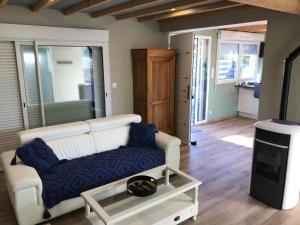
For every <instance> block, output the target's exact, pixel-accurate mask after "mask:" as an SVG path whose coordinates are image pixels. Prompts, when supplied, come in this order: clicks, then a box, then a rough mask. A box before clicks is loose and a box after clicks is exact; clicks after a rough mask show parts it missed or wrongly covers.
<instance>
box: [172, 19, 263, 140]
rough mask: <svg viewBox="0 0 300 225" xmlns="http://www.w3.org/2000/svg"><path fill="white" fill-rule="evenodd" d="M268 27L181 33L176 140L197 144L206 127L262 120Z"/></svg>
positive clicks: (176, 45) (177, 40) (175, 39)
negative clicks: (231, 121)
mask: <svg viewBox="0 0 300 225" xmlns="http://www.w3.org/2000/svg"><path fill="white" fill-rule="evenodd" d="M266 29H267V21H257V22H251V23H245V24H233V25H228V26H220V27H210V28H205V29H203V28H202V29H199V30H197V29H195V30H186V31H177V32H173V33H171V34H170V48H172V49H176V50H177V59H176V62H177V63H176V85H175V134H176V136H177V137H179V138H180V139H181V140H182V142H183V143H185V144H190V143H191V142H193V143H192V144H195V143H197V140H196V139H197V138H195V135H196V136H197V135H198V136H199V135H201V134H202V133H203V129H202V128H203V126H206V125H203V124H205V123H213V122H217V121H222V120H226V119H230V118H232V117H249V118H254V119H256V118H257V114H258V106H259V97H260V81H261V78H262V68H263V49H264V48H263V46H264V40H265V33H266Z"/></svg>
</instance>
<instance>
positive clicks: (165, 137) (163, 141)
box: [155, 132, 181, 149]
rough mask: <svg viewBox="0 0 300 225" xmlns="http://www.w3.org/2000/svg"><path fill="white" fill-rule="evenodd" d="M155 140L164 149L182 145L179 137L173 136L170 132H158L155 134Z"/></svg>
mask: <svg viewBox="0 0 300 225" xmlns="http://www.w3.org/2000/svg"><path fill="white" fill-rule="evenodd" d="M155 141H156V144H157V145H158V147H160V148H162V149H168V148H171V147H176V146H178V147H179V146H180V144H181V141H180V139H179V138H177V137H173V136H171V135H169V134H166V133H163V132H158V133H156V134H155Z"/></svg>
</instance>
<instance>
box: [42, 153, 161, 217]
mask: <svg viewBox="0 0 300 225" xmlns="http://www.w3.org/2000/svg"><path fill="white" fill-rule="evenodd" d="M163 164H165V151H164V150H161V149H159V148H158V147H121V148H119V149H116V150H112V151H107V152H101V153H97V154H93V155H89V156H85V157H81V158H77V159H73V160H65V161H62V162H61V163H60V164H58V165H56V166H54V167H53V168H51V169H50V170H49V171H48V172H47V173H44V174H42V175H41V180H42V183H43V192H42V198H43V201H44V204H45V207H46V208H47V209H49V208H52V207H53V206H55V205H56V204H58V203H60V202H61V201H64V200H67V199H71V198H74V197H78V196H80V193H81V192H84V191H87V190H89V189H92V188H95V187H98V186H101V185H104V184H107V183H110V182H113V181H116V180H119V179H122V178H125V177H128V176H131V175H134V174H137V173H140V172H143V171H145V170H149V169H152V168H154V167H157V166H161V165H163ZM44 217H50V215H49V214H48V216H45V215H44Z"/></svg>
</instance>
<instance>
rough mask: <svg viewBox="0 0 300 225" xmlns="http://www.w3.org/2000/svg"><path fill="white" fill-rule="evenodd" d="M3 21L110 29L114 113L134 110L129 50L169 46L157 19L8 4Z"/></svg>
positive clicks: (0, 17)
mask: <svg viewBox="0 0 300 225" xmlns="http://www.w3.org/2000/svg"><path fill="white" fill-rule="evenodd" d="M0 23H15V24H29V25H44V26H57V27H73V28H90V29H108V30H109V32H110V46H109V47H110V68H111V82H115V83H117V84H118V87H117V88H115V89H112V113H113V114H122V113H131V112H133V85H132V66H131V55H130V50H131V49H132V48H166V47H167V35H166V34H162V33H160V32H159V27H158V24H157V23H156V22H146V23H139V22H137V21H136V20H135V19H128V20H123V21H117V20H115V19H114V18H113V17H111V16H105V17H100V18H97V19H92V18H91V17H90V16H89V15H87V14H84V13H76V14H74V15H71V16H64V15H63V14H62V13H61V12H59V11H56V10H51V9H49V10H43V11H41V12H38V13H32V12H31V11H30V10H29V9H27V8H24V7H19V6H6V7H4V8H3V9H1V13H0ZM0 32H3V31H0Z"/></svg>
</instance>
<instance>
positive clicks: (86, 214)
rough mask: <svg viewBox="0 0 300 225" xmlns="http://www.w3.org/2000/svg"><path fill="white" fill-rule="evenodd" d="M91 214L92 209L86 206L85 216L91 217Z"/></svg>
mask: <svg viewBox="0 0 300 225" xmlns="http://www.w3.org/2000/svg"><path fill="white" fill-rule="evenodd" d="M90 213H91V207H90V205H89V204H85V216H88V215H90Z"/></svg>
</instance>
